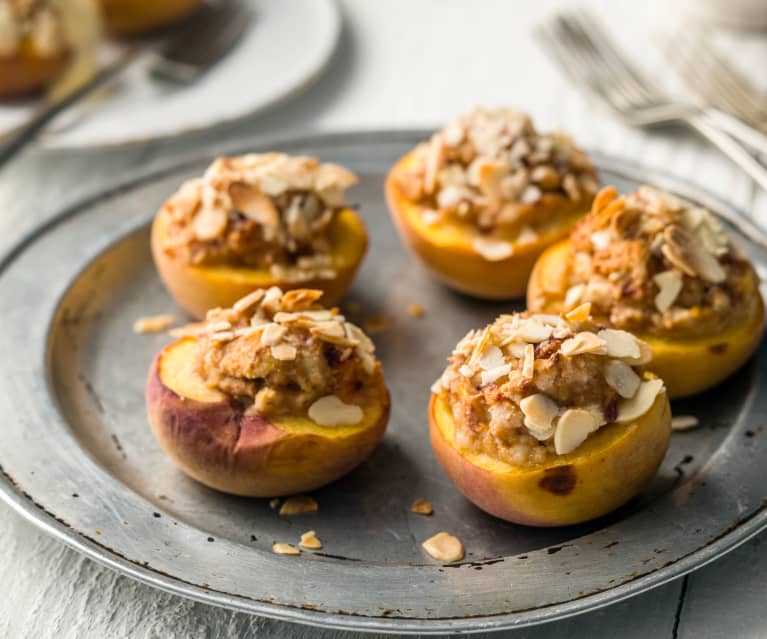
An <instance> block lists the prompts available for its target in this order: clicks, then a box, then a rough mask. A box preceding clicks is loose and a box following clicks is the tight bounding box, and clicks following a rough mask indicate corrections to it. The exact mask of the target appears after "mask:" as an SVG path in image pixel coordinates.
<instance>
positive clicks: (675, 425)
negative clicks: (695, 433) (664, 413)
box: [671, 415, 700, 431]
mask: <svg viewBox="0 0 767 639" xmlns="http://www.w3.org/2000/svg"><path fill="white" fill-rule="evenodd" d="M696 426H700V420H699V419H698V418H697V417H694V416H693V415H679V417H672V418H671V430H677V431H679V430H691V429H693V428H695V427H696Z"/></svg>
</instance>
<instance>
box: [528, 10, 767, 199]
mask: <svg viewBox="0 0 767 639" xmlns="http://www.w3.org/2000/svg"><path fill="white" fill-rule="evenodd" d="M539 35H540V37H541V39H542V41H543V43H544V45H545V46H546V48H547V50H548V51H549V52H550V53H551V54H552V55H553V56H554V58H555V59H556V60H557V62H558V63H559V64H560V66H561V67H562V69H564V71H565V72H566V73H567V74H568V75H569V76H570V78H571V79H572V80H573V81H574V83H575V84H576V86H578V87H580V88H582V89H584V90H586V91H587V92H588V93H589V94H590V95H591V96H592V97H594V98H596V99H597V100H598V101H600V102H603V103H606V104H607V105H608V106H609V107H610V108H611V110H612V111H613V112H614V113H615V114H616V115H618V116H619V117H620V118H621V119H622V120H623V121H624V122H626V123H627V124H629V125H631V126H639V127H650V126H655V125H659V124H669V123H684V124H686V125H688V126H689V127H691V128H692V129H694V130H695V131H697V132H698V133H699V134H700V135H702V136H703V137H705V138H706V139H707V140H708V141H709V142H711V143H712V144H713V145H714V146H716V147H717V148H718V149H719V150H720V151H721V152H722V153H724V154H725V155H726V156H727V157H729V158H730V159H731V160H732V161H733V162H735V164H737V165H738V166H739V167H740V168H741V169H743V171H745V172H746V173H747V174H748V175H749V176H750V177H751V178H753V180H754V181H755V182H756V183H757V184H759V186H761V187H762V188H763V189H764V190H765V191H767V168H765V167H764V166H762V165H761V164H760V163H759V162H757V161H756V159H754V157H753V156H751V154H750V153H749V152H748V151H747V150H746V149H745V148H744V147H743V146H741V144H739V143H738V142H737V141H736V140H735V139H734V138H733V137H731V135H737V134H735V133H732V132H730V135H728V133H725V132H724V131H723V130H722V129H721V128H719V127H718V126H717V123H716V117H715V116H712V114H711V113H709V112H708V111H707V110H701V109H699V108H698V107H697V106H695V105H691V104H686V103H684V102H680V101H677V100H672V99H670V98H668V97H667V96H665V95H664V94H663V93H662V92H661V91H660V90H659V89H658V88H657V87H655V86H653V84H652V83H651V82H650V81H649V80H648V79H647V78H646V77H644V76H643V75H642V74H641V73H640V72H639V71H638V70H637V69H636V68H635V67H633V65H632V64H631V63H630V62H628V60H626V58H625V57H624V56H623V54H622V53H620V52H619V50H618V49H617V47H616V46H615V45H614V44H613V43H612V42H611V41H610V39H609V37H608V36H607V35H606V33H605V32H604V30H603V29H602V28H601V27H600V26H599V25H598V23H597V22H596V20H595V19H594V18H592V17H590V16H589V15H588V14H586V13H585V12H583V11H578V12H567V13H562V14H560V15H558V16H555V17H554V18H553V19H552V20H550V21H549V22H548V23H546V24H545V25H542V26H541V27H540V28H539ZM740 133H742V132H740ZM738 137H742V135H739V136H738ZM747 137H748V136H747ZM749 145H750V146H753V144H751V143H749ZM757 146H758V142H757Z"/></svg>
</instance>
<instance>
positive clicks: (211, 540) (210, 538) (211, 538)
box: [208, 537, 216, 542]
mask: <svg viewBox="0 0 767 639" xmlns="http://www.w3.org/2000/svg"><path fill="white" fill-rule="evenodd" d="M208 541H210V542H213V541H216V540H215V539H213V537H208Z"/></svg>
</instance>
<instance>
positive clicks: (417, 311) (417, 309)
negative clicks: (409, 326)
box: [407, 303, 425, 317]
mask: <svg viewBox="0 0 767 639" xmlns="http://www.w3.org/2000/svg"><path fill="white" fill-rule="evenodd" d="M424 313H425V311H424V308H423V306H421V305H420V304H415V303H413V304H408V307H407V314H408V315H410V317H423V315H424Z"/></svg>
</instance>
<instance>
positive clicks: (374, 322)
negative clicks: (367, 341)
mask: <svg viewBox="0 0 767 639" xmlns="http://www.w3.org/2000/svg"><path fill="white" fill-rule="evenodd" d="M362 328H364V329H365V331H367V332H368V333H370V334H371V335H376V334H378V333H384V332H386V331H388V330H389V329H390V328H391V322H390V321H389V318H388V317H386V316H384V315H371V316H369V317H366V318H365V319H364V320H362Z"/></svg>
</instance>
